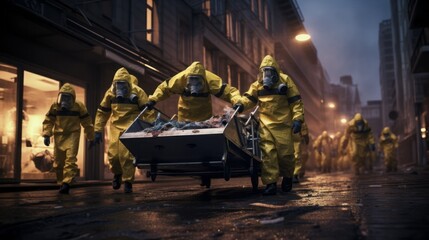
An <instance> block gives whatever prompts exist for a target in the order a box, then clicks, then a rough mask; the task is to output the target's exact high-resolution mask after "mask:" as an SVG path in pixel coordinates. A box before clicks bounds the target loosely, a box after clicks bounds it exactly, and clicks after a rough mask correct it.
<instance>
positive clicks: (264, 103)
mask: <svg viewBox="0 0 429 240" xmlns="http://www.w3.org/2000/svg"><path fill="white" fill-rule="evenodd" d="M240 104H242V105H243V107H244V109H250V108H252V107H254V106H256V105H258V106H259V122H260V128H259V135H260V142H259V145H260V148H261V151H262V172H261V179H262V182H263V183H264V184H266V188H265V190H264V191H263V193H262V194H263V195H274V194H276V193H277V181H278V179H279V177H280V176H282V177H283V180H282V190H283V191H284V192H289V191H291V190H292V177H293V172H294V169H295V163H294V146H293V140H292V132H293V133H294V134H297V133H299V132H300V131H301V125H302V123H303V122H304V106H303V103H302V101H301V95H300V93H299V91H298V88H297V87H296V85H295V83H294V82H293V80H292V79H291V78H290V77H289V76H288V75H286V74H284V73H283V72H282V71H281V70H280V68H279V65H278V64H277V62H276V60H275V59H274V58H273V57H272V56H270V55H267V56H265V57H264V59H263V60H262V62H261V65H260V67H259V74H258V77H257V79H256V81H255V82H254V83H252V85H250V88H249V90H248V91H247V92H246V93H245V94H244V96H243V97H242V98H241V100H240ZM239 108H241V106H240V105H239Z"/></svg>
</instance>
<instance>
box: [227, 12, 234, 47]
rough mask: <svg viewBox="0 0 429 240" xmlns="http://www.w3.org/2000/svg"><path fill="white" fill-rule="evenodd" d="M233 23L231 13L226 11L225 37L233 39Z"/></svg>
mask: <svg viewBox="0 0 429 240" xmlns="http://www.w3.org/2000/svg"><path fill="white" fill-rule="evenodd" d="M233 35H234V23H233V21H232V14H231V12H228V13H227V14H226V37H227V38H228V39H229V40H232V41H233V40H234V36H233Z"/></svg>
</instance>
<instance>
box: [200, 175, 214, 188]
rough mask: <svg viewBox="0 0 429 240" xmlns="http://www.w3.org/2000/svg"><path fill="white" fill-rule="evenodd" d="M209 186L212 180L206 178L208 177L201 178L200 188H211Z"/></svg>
mask: <svg viewBox="0 0 429 240" xmlns="http://www.w3.org/2000/svg"><path fill="white" fill-rule="evenodd" d="M211 184H212V179H211V177H208V176H201V184H200V185H201V186H202V187H204V186H205V187H206V188H210V186H211Z"/></svg>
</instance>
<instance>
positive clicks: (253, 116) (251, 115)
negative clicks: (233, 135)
mask: <svg viewBox="0 0 429 240" xmlns="http://www.w3.org/2000/svg"><path fill="white" fill-rule="evenodd" d="M258 109H259V106H256V108H255V110H253V111H252V112H251V113H250V115H249V118H248V119H247V121H246V123H245V124H244V125H245V126H247V125H249V122H250V120H251V119H252V118H253V119H255V120H257V119H256V118H255V114H256V111H258Z"/></svg>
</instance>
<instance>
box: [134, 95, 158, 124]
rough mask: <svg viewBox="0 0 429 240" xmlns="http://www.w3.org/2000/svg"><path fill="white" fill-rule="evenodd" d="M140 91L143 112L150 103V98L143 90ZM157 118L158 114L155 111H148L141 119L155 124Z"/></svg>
mask: <svg viewBox="0 0 429 240" xmlns="http://www.w3.org/2000/svg"><path fill="white" fill-rule="evenodd" d="M140 89H141V90H138V99H139V109H140V111H143V109H144V108H145V104H146V103H147V102H148V101H149V98H148V96H147V94H146V92H145V91H144V90H143V89H142V88H140ZM155 118H156V114H155V111H154V110H150V111H148V110H146V111H145V112H144V113H143V114H142V117H141V119H142V120H144V121H146V122H149V123H152V122H154V121H155Z"/></svg>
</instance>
